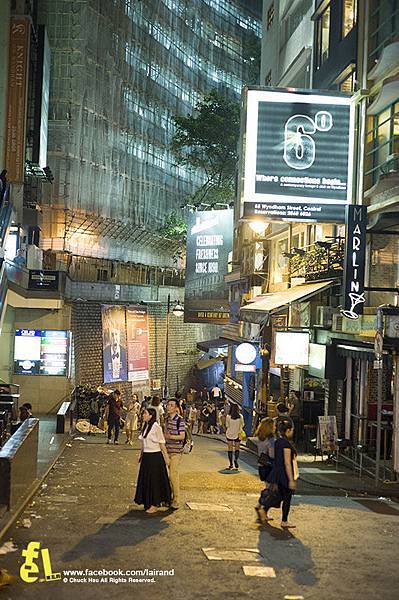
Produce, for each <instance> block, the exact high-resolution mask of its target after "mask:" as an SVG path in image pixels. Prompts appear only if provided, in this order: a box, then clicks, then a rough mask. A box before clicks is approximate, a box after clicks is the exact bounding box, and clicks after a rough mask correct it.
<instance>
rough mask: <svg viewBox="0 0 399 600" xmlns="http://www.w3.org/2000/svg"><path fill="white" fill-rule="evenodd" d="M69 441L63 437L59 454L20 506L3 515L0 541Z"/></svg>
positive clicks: (0, 524) (68, 437) (67, 437)
mask: <svg viewBox="0 0 399 600" xmlns="http://www.w3.org/2000/svg"><path fill="white" fill-rule="evenodd" d="M69 439H70V435H68V436H65V440H64V443H63V444H61V446H60V449H59V452H58V453H57V455H56V457H55V458H54V460H53V461H52V462H51V463H50V465H49V467H48V468H47V469H46V471H45V472H44V473H43V475H41V476H40V477H38V478H37V479H36V481H35V482H34V483H33V484H32V486H31V487H30V489H29V490H28V493H27V495H26V496H25V497H24V498H23V499H22V501H21V504H20V505H18V506H17V507H16V508H15V509H14V510H12V511H7V512H6V513H5V514H4V516H3V517H2V519H1V520H0V527H1V529H0V541H1V540H2V539H3V537H4V536H5V535H6V533H7V532H8V530H9V529H11V527H12V526H13V525H14V523H15V521H16V520H17V519H18V517H19V516H20V514H21V513H22V512H23V511H24V510H25V508H26V507H27V505H28V504H29V503H30V501H31V500H32V498H33V497H34V496H35V495H36V494H37V492H38V491H39V489H40V486H41V485H42V483H43V482H44V480H45V479H46V478H47V476H48V474H49V473H50V471H51V469H52V468H53V467H54V465H55V463H56V462H57V461H58V459H59V458H60V456H61V454H62V453H63V452H64V450H65V447H66V444H67V443H68V440H69ZM7 517H8V518H7ZM3 520H4V521H6V522H5V524H4V525H2V523H1V521H3Z"/></svg>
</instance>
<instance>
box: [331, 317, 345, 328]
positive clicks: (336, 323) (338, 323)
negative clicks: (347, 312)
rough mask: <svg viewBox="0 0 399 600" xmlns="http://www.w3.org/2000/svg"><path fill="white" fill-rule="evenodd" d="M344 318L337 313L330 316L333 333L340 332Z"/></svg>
mask: <svg viewBox="0 0 399 600" xmlns="http://www.w3.org/2000/svg"><path fill="white" fill-rule="evenodd" d="M343 319H344V317H343V316H342V315H340V314H338V313H335V314H334V315H333V316H332V330H333V331H342V325H343Z"/></svg>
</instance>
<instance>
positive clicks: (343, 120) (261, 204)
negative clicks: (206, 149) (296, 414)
mask: <svg viewBox="0 0 399 600" xmlns="http://www.w3.org/2000/svg"><path fill="white" fill-rule="evenodd" d="M353 132H354V108H353V105H352V103H351V100H350V98H349V97H346V96H342V95H341V96H340V95H328V94H318V93H306V92H296V91H282V90H275V91H273V90H259V89H257V90H255V89H254V90H251V89H249V90H247V92H246V130H245V135H244V136H243V139H244V149H243V184H242V191H241V206H242V212H241V216H243V217H244V218H245V217H246V218H251V217H254V216H263V217H265V218H266V219H267V220H270V219H272V220H273V219H274V220H279V221H284V220H285V221H310V222H311V221H317V222H343V221H344V220H345V207H346V205H347V204H348V203H350V202H351V197H352V161H353Z"/></svg>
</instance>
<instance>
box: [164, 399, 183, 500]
mask: <svg viewBox="0 0 399 600" xmlns="http://www.w3.org/2000/svg"><path fill="white" fill-rule="evenodd" d="M166 410H167V417H166V419H165V440H166V450H167V452H168V455H169V461H170V462H169V478H170V484H171V487H172V493H173V501H172V504H171V508H173V509H175V510H177V509H178V508H179V507H180V472H179V469H180V463H181V459H182V455H183V450H184V443H185V437H186V423H185V421H184V419H183V418H182V417H181V416H180V415H179V402H178V400H176V398H171V399H170V400H168V404H167V408H166Z"/></svg>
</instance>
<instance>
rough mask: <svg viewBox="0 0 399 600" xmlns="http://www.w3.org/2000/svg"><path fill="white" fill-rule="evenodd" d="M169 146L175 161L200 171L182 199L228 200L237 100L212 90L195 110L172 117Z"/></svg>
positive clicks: (234, 165)
mask: <svg viewBox="0 0 399 600" xmlns="http://www.w3.org/2000/svg"><path fill="white" fill-rule="evenodd" d="M174 122H175V125H176V132H175V135H174V136H173V139H172V142H171V149H172V152H173V154H174V156H175V159H176V162H177V164H179V165H182V166H185V167H188V168H189V169H192V170H200V171H201V172H202V173H204V179H205V181H204V184H203V185H202V186H201V187H200V188H199V189H198V190H196V191H195V192H194V194H192V195H191V196H190V197H188V198H187V199H186V203H187V204H189V203H192V204H194V205H199V204H201V203H207V204H209V205H210V206H214V205H215V204H216V203H229V202H232V201H233V200H234V189H235V177H236V168H237V160H238V155H237V144H238V138H239V133H240V105H239V103H238V102H235V101H233V100H230V99H228V98H225V97H224V96H221V95H219V94H218V93H217V92H216V91H212V92H211V93H210V94H209V95H208V96H206V97H205V98H204V99H203V100H202V101H201V102H199V103H198V104H197V106H196V107H195V113H194V114H192V115H188V116H186V117H175V119H174Z"/></svg>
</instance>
